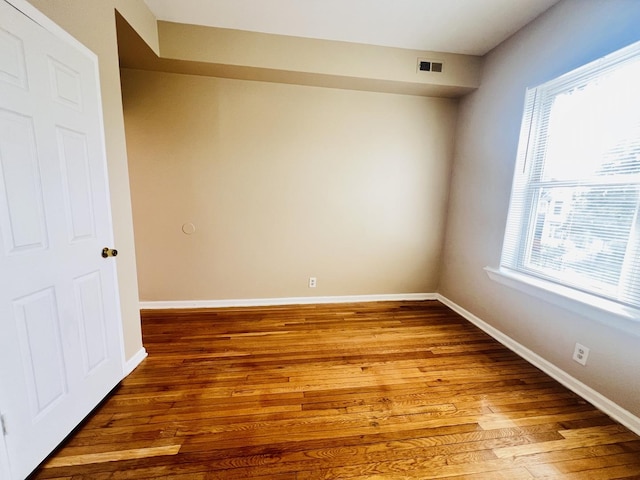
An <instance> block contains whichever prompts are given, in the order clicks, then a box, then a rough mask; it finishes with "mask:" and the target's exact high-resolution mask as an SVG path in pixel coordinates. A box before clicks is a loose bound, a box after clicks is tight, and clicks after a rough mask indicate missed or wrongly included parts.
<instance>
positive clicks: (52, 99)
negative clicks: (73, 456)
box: [0, 0, 123, 478]
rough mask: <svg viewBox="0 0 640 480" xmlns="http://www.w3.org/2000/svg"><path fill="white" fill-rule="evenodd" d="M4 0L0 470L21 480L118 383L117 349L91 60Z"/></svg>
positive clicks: (0, 42) (0, 26) (20, 2)
mask: <svg viewBox="0 0 640 480" xmlns="http://www.w3.org/2000/svg"><path fill="white" fill-rule="evenodd" d="M10 2H11V3H8V2H7V1H6V0H0V414H1V415H2V425H0V436H2V437H3V438H2V439H1V440H0V449H2V450H3V451H2V452H0V461H2V460H3V462H2V465H0V467H2V468H0V472H4V476H7V477H9V478H23V477H25V476H26V475H28V474H29V472H31V471H32V470H33V469H34V468H35V467H36V466H37V465H38V464H39V463H40V462H41V461H42V460H43V459H44V458H45V457H46V456H47V455H48V454H49V453H50V452H51V451H52V450H53V449H54V448H55V447H56V445H58V443H59V442H60V441H61V440H63V439H64V437H65V436H66V435H67V434H68V433H69V432H70V431H71V430H72V429H73V428H74V427H75V426H76V425H77V424H78V423H79V422H80V421H81V420H82V419H83V418H84V417H85V416H86V415H87V414H88V413H89V412H90V411H91V410H92V409H93V408H94V407H95V406H96V405H97V404H98V403H99V402H100V400H102V399H103V398H104V397H105V395H106V394H107V393H108V392H109V391H110V390H111V389H112V388H113V387H114V386H115V385H117V383H118V382H119V381H120V380H121V379H122V375H123V366H122V362H123V354H122V334H121V322H120V313H119V306H118V297H117V285H116V277H115V258H113V257H109V258H103V257H102V255H101V253H102V249H103V248H104V247H111V246H112V245H111V242H112V238H113V237H112V230H111V220H110V211H109V194H108V188H107V177H106V159H105V153H104V152H105V150H104V136H103V130H102V112H101V105H100V94H99V92H100V90H99V84H98V70H97V60H96V58H95V56H94V55H93V54H92V53H91V52H89V51H88V50H86V49H85V48H84V47H82V46H81V45H79V44H76V43H74V42H75V41H73V40H72V39H70V37H68V36H66V34H64V32H59V31H57V30H56V27H55V26H53V25H52V26H48V25H49V24H48V23H47V22H46V21H43V20H46V19H43V18H42V19H41V18H39V17H38V15H39V13H38V12H36V11H35V10H33V9H32V7H31V6H30V5H29V4H27V3H26V2H24V0H10ZM12 4H15V5H17V7H19V8H20V9H22V10H24V11H25V12H26V13H28V14H29V15H30V16H33V17H36V18H37V19H38V20H39V21H40V22H41V23H42V24H44V25H47V28H45V27H43V26H41V25H39V24H38V23H36V22H35V21H34V20H32V19H30V18H29V17H27V16H26V15H25V14H24V13H22V12H21V11H20V10H18V8H16V6H14V5H12ZM52 32H55V33H52ZM7 464H8V465H7Z"/></svg>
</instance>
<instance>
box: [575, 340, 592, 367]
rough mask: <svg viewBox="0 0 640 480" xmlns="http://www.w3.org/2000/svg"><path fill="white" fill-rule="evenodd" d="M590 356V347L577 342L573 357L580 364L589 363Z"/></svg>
mask: <svg viewBox="0 0 640 480" xmlns="http://www.w3.org/2000/svg"><path fill="white" fill-rule="evenodd" d="M588 357H589V349H588V348H587V347H585V346H584V345H581V344H579V343H576V347H575V349H574V350H573V359H574V360H575V361H576V362H578V363H579V364H580V365H586V364H587V358H588Z"/></svg>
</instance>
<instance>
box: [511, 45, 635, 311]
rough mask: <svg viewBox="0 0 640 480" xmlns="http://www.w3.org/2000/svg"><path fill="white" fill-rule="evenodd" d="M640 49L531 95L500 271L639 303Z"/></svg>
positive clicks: (614, 56) (593, 65) (607, 59)
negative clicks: (503, 269) (513, 272)
mask: <svg viewBox="0 0 640 480" xmlns="http://www.w3.org/2000/svg"><path fill="white" fill-rule="evenodd" d="M639 204H640V44H634V45H632V46H631V47H627V48H626V49H623V50H621V51H620V52H617V53H614V54H612V55H609V56H607V57H605V58H603V59H601V60H598V61H596V62H594V63H591V64H589V65H586V66H584V67H582V68H580V69H578V70H575V71H573V72H570V73H568V74H566V75H563V76H562V77H559V78H557V79H555V80H552V81H550V82H547V83H545V84H543V85H540V86H538V87H536V88H533V89H529V90H528V91H527V96H526V103H525V114H524V117H523V124H522V130H521V135H520V146H519V152H518V161H517V165H516V172H515V176H514V184H513V191H512V198H511V205H510V210H509V217H508V220H507V229H506V233H505V242H504V249H503V254H502V260H501V268H506V269H510V270H515V271H517V272H519V273H521V274H525V275H531V276H535V277H537V278H540V279H544V280H547V281H550V282H554V283H558V284H562V285H565V286H568V287H571V288H574V289H577V290H580V291H583V292H587V293H591V294H594V295H597V296H600V297H604V298H608V299H611V300H614V301H617V302H619V303H621V304H625V305H629V306H633V307H640V219H639V218H638V217H639Z"/></svg>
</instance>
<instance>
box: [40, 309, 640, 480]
mask: <svg viewBox="0 0 640 480" xmlns="http://www.w3.org/2000/svg"><path fill="white" fill-rule="evenodd" d="M142 317H143V336H144V344H145V347H146V349H147V351H148V353H149V356H148V358H147V359H146V360H144V362H143V363H142V364H141V365H140V366H139V367H138V368H137V369H136V370H135V371H134V372H133V373H132V374H131V375H130V376H129V377H127V378H126V379H125V380H123V381H122V382H121V384H120V385H119V386H118V388H116V389H115V390H114V392H113V393H112V395H111V396H110V397H109V398H108V399H107V400H106V401H105V402H103V403H102V404H101V405H100V406H99V407H98V408H97V409H96V410H95V411H94V412H93V414H92V415H91V416H90V417H89V418H88V419H87V420H86V421H85V422H84V423H83V425H82V426H81V427H79V428H78V429H77V430H76V431H75V432H74V434H73V435H72V436H70V437H69V438H68V439H67V440H66V441H65V443H64V444H63V445H62V446H61V447H60V448H59V449H58V450H57V451H56V452H55V453H54V454H53V455H52V456H51V457H50V458H49V459H48V461H47V462H46V463H44V464H43V465H42V466H41V467H40V468H39V469H38V470H36V472H34V474H33V475H32V479H65V480H82V479H87V480H89V479H90V480H107V479H108V480H115V479H134V480H136V479H161V478H163V479H178V480H180V479H183V480H186V479H189V480H196V479H202V480H205V479H206V480H211V479H233V480H237V479H255V480H267V479H269V480H302V479H350V480H361V479H367V480H372V479H373V480H375V479H385V480H387V479H395V480H399V479H430V478H433V479H435V478H442V479H451V480H462V479H473V480H483V479H486V480H501V479H505V480H520V479H523V480H524V479H527V480H532V479H534V478H535V479H538V478H549V479H580V480H582V479H591V478H594V479H605V480H613V479H619V478H634V476H635V477H636V478H638V476H640V437H638V436H636V435H634V434H633V433H632V432H630V431H629V430H627V429H626V428H624V427H622V426H621V425H619V424H617V423H616V422H615V421H613V420H612V419H611V418H609V417H607V416H606V415H605V414H603V413H602V412H600V411H598V410H597V409H596V408H594V407H593V406H592V405H590V404H589V403H587V402H586V401H584V400H583V399H581V398H580V397H578V396H577V395H575V394H574V393H572V392H570V391H568V390H567V389H566V388H564V387H563V386H562V385H560V384H558V383H557V382H556V381H554V380H553V379H551V378H549V377H548V376H546V375H545V374H544V373H542V372H541V371H540V370H538V369H537V368H535V367H533V366H532V365H530V364H528V363H527V362H525V361H524V360H522V359H521V358H519V357H518V356H516V355H515V354H514V353H513V352H511V351H509V350H507V349H506V348H505V347H503V346H502V345H500V344H498V343H497V342H495V341H494V340H492V339H491V338H490V337H488V336H487V335H486V334H485V333H484V332H482V331H480V330H478V329H477V328H476V327H475V326H473V325H471V324H469V323H468V322H467V321H465V320H464V319H463V318H461V317H460V316H459V315H457V314H455V313H454V312H452V311H451V310H449V309H448V308H447V307H445V306H443V305H442V304H440V303H438V302H433V301H424V302H422V301H421V302H416V301H405V302H377V303H362V304H340V305H299V306H274V307H265V308H262V307H251V308H225V309H202V310H164V311H143V313H142Z"/></svg>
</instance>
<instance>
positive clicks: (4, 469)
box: [0, 0, 131, 480]
mask: <svg viewBox="0 0 640 480" xmlns="http://www.w3.org/2000/svg"><path fill="white" fill-rule="evenodd" d="M0 1H4V2H5V3H7V4H9V5H10V6H13V7H14V8H15V9H16V10H18V11H19V12H21V13H22V14H24V15H25V16H26V17H28V18H29V19H31V20H32V21H33V22H35V23H36V24H38V25H40V26H41V27H42V28H44V29H45V30H46V31H48V32H49V33H51V34H52V35H54V36H55V37H56V38H58V39H59V40H61V41H63V42H65V43H67V44H68V45H70V46H71V47H73V48H74V49H76V50H77V51H79V52H80V53H82V54H83V55H84V56H86V57H87V58H88V59H89V60H90V61H91V62H92V64H93V68H94V71H95V78H96V81H97V83H98V85H97V89H96V91H97V94H98V114H99V115H98V116H99V118H98V123H99V130H100V132H99V134H100V137H101V142H102V143H101V146H102V155H103V158H104V171H105V189H106V191H105V194H106V196H107V199H106V200H107V201H106V207H107V209H106V210H107V211H106V212H105V213H106V215H107V217H108V219H107V220H108V222H109V225H110V226H111V229H110V232H109V236H110V238H109V239H108V243H109V244H110V245H114V239H113V235H114V234H113V216H112V212H111V192H110V188H109V175H108V157H107V152H106V138H105V128H104V111H103V106H102V89H101V83H100V70H99V63H98V56H97V55H96V54H95V53H94V52H93V51H91V50H90V49H89V48H87V47H86V46H85V45H84V44H83V43H81V42H80V41H78V40H77V39H76V38H75V37H73V36H72V35H71V34H69V33H68V32H67V31H65V30H64V29H63V28H62V27H60V26H59V25H58V24H56V23H55V22H54V21H53V20H51V19H50V18H49V17H47V16H46V15H45V14H44V13H42V12H41V11H40V10H38V9H37V8H36V7H35V6H33V5H32V4H31V3H29V2H28V1H27V0H0ZM112 268H114V270H116V271H115V272H114V279H113V281H114V283H115V297H116V298H115V303H116V305H115V309H114V310H115V316H116V317H115V319H114V321H116V322H117V323H118V325H117V332H118V340H119V350H120V362H121V367H122V378H124V377H126V376H127V375H128V374H129V373H131V372H130V371H127V370H128V369H127V362H126V357H125V350H124V331H123V324H122V309H121V305H120V290H119V287H118V276H117V267H116V265H115V263H114V264H113V267H112ZM2 413H3V412H2V405H0V415H1V414H2ZM0 422H1V419H0ZM7 428H8V429H9V428H12V427H10V426H8V427H7ZM10 478H11V468H10V463H9V455H8V448H7V444H6V438H5V435H4V433H3V431H2V425H1V424H0V480H7V479H10Z"/></svg>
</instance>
